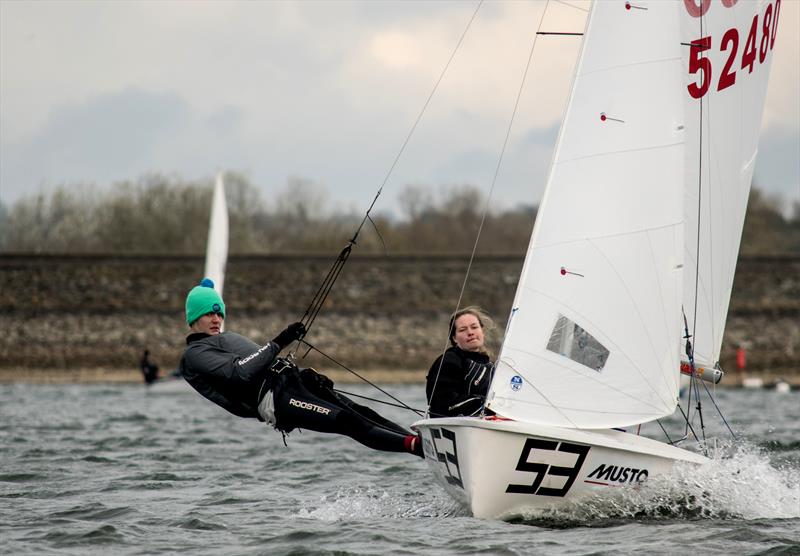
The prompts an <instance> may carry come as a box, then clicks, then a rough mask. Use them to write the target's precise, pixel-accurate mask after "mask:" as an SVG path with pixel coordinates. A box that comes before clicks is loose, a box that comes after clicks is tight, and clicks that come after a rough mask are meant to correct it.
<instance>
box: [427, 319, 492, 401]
mask: <svg viewBox="0 0 800 556" xmlns="http://www.w3.org/2000/svg"><path fill="white" fill-rule="evenodd" d="M491 322H492V321H491V319H490V318H489V316H488V315H487V314H486V313H485V312H484V311H483V310H482V309H480V308H479V307H466V308H464V309H461V310H460V311H457V312H456V313H455V314H454V315H453V316H452V317H451V318H450V347H449V348H448V349H447V351H445V352H444V353H443V354H442V355H440V356H439V357H438V358H437V359H436V361H434V362H433V365H431V368H430V370H429V371H428V376H427V379H426V384H425V394H426V396H427V398H428V406H429V407H428V411H429V413H430V415H431V417H453V416H458V415H476V414H478V413H480V411H481V410H482V409H483V405H484V402H485V401H486V392H487V391H488V389H489V383H490V382H491V379H492V370H493V368H494V365H493V363H492V361H491V358H490V356H489V352H488V350H487V349H486V345H485V333H486V330H487V328H488V327H489V325H490V324H491Z"/></svg>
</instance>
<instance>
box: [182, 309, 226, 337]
mask: <svg viewBox="0 0 800 556" xmlns="http://www.w3.org/2000/svg"><path fill="white" fill-rule="evenodd" d="M224 320H225V319H224V318H222V315H220V314H219V313H206V314H205V315H203V316H202V317H200V318H199V319H197V320H196V321H194V323H192V326H191V327H190V329H191V331H192V332H202V333H204V334H210V335H212V336H213V335H215V334H219V333H220V332H222V322H223V321H224Z"/></svg>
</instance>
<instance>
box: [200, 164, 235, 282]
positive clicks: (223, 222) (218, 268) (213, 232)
mask: <svg viewBox="0 0 800 556" xmlns="http://www.w3.org/2000/svg"><path fill="white" fill-rule="evenodd" d="M228 233H229V229H228V205H227V203H226V201H225V184H224V183H223V180H222V174H221V173H220V174H218V175H217V181H216V183H215V185H214V193H213V196H212V199H211V216H210V219H209V225H208V242H207V243H206V266H205V272H204V276H205V277H206V278H211V280H213V281H214V289H216V290H217V292H218V293H219V294H220V295H222V288H223V286H224V285H225V265H226V264H227V262H228Z"/></svg>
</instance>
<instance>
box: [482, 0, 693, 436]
mask: <svg viewBox="0 0 800 556" xmlns="http://www.w3.org/2000/svg"><path fill="white" fill-rule="evenodd" d="M626 4H627V3H626V2H624V1H610V0H609V1H603V2H596V3H594V4H593V6H592V11H591V13H590V15H589V18H588V21H587V27H586V33H585V37H584V42H583V49H582V53H581V58H580V62H579V64H578V67H577V72H576V76H575V81H574V84H573V89H572V93H571V99H570V102H569V104H568V109H567V113H566V114H565V118H564V123H563V125H562V128H561V133H560V135H559V140H558V142H557V145H556V151H555V155H554V160H553V164H552V167H551V170H550V176H549V179H548V183H547V188H546V191H545V195H544V198H543V200H542V204H541V208H540V210H539V213H538V217H537V219H536V224H535V229H534V234H533V238H532V240H531V244H530V246H529V248H528V252H527V256H526V259H525V264H524V266H523V269H522V274H521V276H520V282H519V285H518V287H517V292H516V296H515V300H514V309H513V311H512V316H511V318H510V321H509V325H508V328H507V333H506V337H505V341H504V344H503V347H502V349H501V352H500V356H499V358H498V364H497V370H496V373H495V377H494V380H493V382H492V386H491V389H490V392H489V396H488V399H489V402H488V404H487V407H489V408H490V409H492V410H493V411H495V412H496V413H497V414H499V415H501V416H504V417H509V418H512V419H515V420H521V421H528V422H533V423H539V424H543V425H555V426H565V427H577V428H608V427H620V426H626V425H630V424H633V423H641V422H644V421H648V420H652V419H656V418H658V417H661V416H664V415H668V414H671V413H672V412H673V411H674V409H675V405H676V398H677V393H678V386H679V381H678V371H677V369H678V366H679V354H678V351H677V350H676V348H675V346H676V344H677V343H678V342H679V341H680V330H681V328H680V325H681V320H680V319H681V315H680V304H681V298H682V291H681V289H682V284H683V274H682V262H683V261H682V258H683V255H684V253H683V250H684V247H683V246H684V237H683V211H684V206H683V200H684V191H683V181H684V161H685V157H686V155H685V145H684V123H685V120H684V105H683V103H684V100H683V95H682V93H683V91H684V90H685V89H684V87H683V86H682V84H683V82H684V78H683V71H682V65H681V48H683V47H681V45H680V42H679V40H677V39H678V38H679V37H680V29H679V27H680V12H679V10H678V7H679V6H678V4H677V3H675V2H663V1H658V2H653V1H651V2H636V3H635V4H637V5H638V6H642V7H643V8H646V9H642V8H639V7H636V8H634V9H630V4H628V5H627V7H626Z"/></svg>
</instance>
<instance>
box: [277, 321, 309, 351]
mask: <svg viewBox="0 0 800 556" xmlns="http://www.w3.org/2000/svg"><path fill="white" fill-rule="evenodd" d="M305 334H306V327H305V325H304V324H303V323H302V322H295V323H292V324H290V325H289V326H287V327H286V330H284V331H283V332H281V333H280V334H278V335H277V336H276V337H275V339H274V340H272V341H273V342H275V343H276V344H278V347H279V348H280V349H283V348H285V347H286V346H288V345H289V344H291V343H292V342H294V341H295V340H299V339H300V338H302V337H303V336H305Z"/></svg>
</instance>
